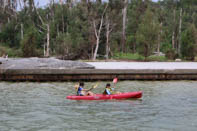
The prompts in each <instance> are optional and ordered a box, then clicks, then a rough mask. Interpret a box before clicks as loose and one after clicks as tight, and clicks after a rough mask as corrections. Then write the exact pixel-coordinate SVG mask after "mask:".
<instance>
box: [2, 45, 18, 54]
mask: <svg viewBox="0 0 197 131" xmlns="http://www.w3.org/2000/svg"><path fill="white" fill-rule="evenodd" d="M2 45H4V44H2ZM5 55H8V56H9V57H17V56H20V55H21V51H20V50H19V49H15V48H9V47H6V46H0V57H1V56H5Z"/></svg>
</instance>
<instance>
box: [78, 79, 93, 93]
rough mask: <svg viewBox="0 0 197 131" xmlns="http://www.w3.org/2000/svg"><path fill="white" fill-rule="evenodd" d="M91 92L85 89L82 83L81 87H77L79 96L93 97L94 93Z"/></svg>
mask: <svg viewBox="0 0 197 131" xmlns="http://www.w3.org/2000/svg"><path fill="white" fill-rule="evenodd" d="M89 90H90V89H89ZM89 90H88V89H84V83H83V82H80V83H79V86H77V95H78V96H93V95H94V93H92V92H91V91H89Z"/></svg>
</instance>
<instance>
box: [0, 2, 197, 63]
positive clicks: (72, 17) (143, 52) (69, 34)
mask: <svg viewBox="0 0 197 131" xmlns="http://www.w3.org/2000/svg"><path fill="white" fill-rule="evenodd" d="M72 2H73V1H70V0H69V1H65V3H63V4H62V5H60V4H59V3H54V4H53V3H52V1H51V4H48V5H47V6H46V7H44V8H37V9H34V7H33V0H28V1H27V5H26V7H24V8H23V9H22V10H20V11H17V13H15V12H14V10H12V9H10V7H11V6H10V7H9V6H8V8H5V9H4V7H3V5H0V43H1V47H0V51H1V52H4V53H6V54H9V56H25V57H30V56H40V55H43V52H44V51H43V47H44V46H43V45H44V44H45V43H46V41H47V28H46V24H49V25H50V53H51V54H52V55H58V56H69V57H68V59H71V58H75V59H82V58H83V59H88V58H91V55H92V53H93V51H94V49H95V43H96V37H95V30H94V26H93V21H94V22H95V24H96V29H98V28H99V26H100V20H101V16H102V14H103V10H104V8H105V6H106V4H107V2H101V1H100V0H97V1H76V2H75V3H72ZM108 2H109V3H108V8H107V10H106V12H105V15H104V17H103V18H104V19H103V20H104V21H103V22H104V23H103V26H102V31H101V36H100V46H99V50H98V53H99V54H101V55H105V52H106V49H105V48H106V31H107V28H106V27H107V26H106V25H107V23H110V27H109V30H110V31H111V32H110V35H109V45H110V56H115V57H114V58H117V59H121V58H122V59H133V60H143V59H144V57H145V58H146V59H147V60H151V61H152V60H157V61H163V60H165V58H163V57H157V56H150V55H151V54H152V52H155V51H156V48H157V44H158V43H160V45H161V46H160V51H161V52H164V53H165V54H166V58H167V59H175V58H177V52H178V47H179V46H178V45H179V43H182V45H181V47H182V48H181V55H182V56H183V58H184V59H190V60H191V59H194V57H195V56H196V52H197V51H196V36H197V35H196V29H195V26H197V13H196V12H197V2H196V0H188V1H187V0H161V1H159V2H156V3H155V2H152V1H151V0H131V1H129V3H128V10H127V24H126V46H125V47H126V49H125V51H126V52H127V54H121V53H119V52H120V51H121V49H120V46H121V44H122V43H121V39H122V36H121V34H122V9H123V7H124V4H123V3H124V2H123V1H120V0H109V1H108ZM181 9H183V14H182V25H181V27H182V28H181V32H179V27H180V25H179V23H180V18H181V17H180V10H181ZM36 10H37V11H36ZM42 21H43V22H42ZM191 24H194V25H195V26H194V25H192V26H188V25H191ZM21 25H23V30H22V28H21ZM21 31H23V32H24V39H23V40H21V37H22V35H21ZM173 35H174V37H173ZM173 40H174V44H175V45H174V47H172V41H173ZM179 40H181V42H180V41H179ZM130 53H132V54H130ZM1 54H2V53H0V55H1ZM114 54H115V55H114ZM142 56H143V57H142ZM149 56H150V57H149Z"/></svg>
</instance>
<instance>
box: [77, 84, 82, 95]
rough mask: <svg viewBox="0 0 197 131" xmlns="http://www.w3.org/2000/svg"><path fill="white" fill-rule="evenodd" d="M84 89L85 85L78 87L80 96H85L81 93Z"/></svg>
mask: <svg viewBox="0 0 197 131" xmlns="http://www.w3.org/2000/svg"><path fill="white" fill-rule="evenodd" d="M82 90H83V87H81V86H79V87H78V89H77V95H78V96H83V94H82V93H81V91H82Z"/></svg>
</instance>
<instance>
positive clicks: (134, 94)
mask: <svg viewBox="0 0 197 131" xmlns="http://www.w3.org/2000/svg"><path fill="white" fill-rule="evenodd" d="M141 97H142V92H141V91H138V92H126V93H120V94H115V95H103V94H95V95H94V96H76V95H71V96H67V97H66V98H67V99H71V100H110V99H130V98H135V99H136V98H141Z"/></svg>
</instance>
